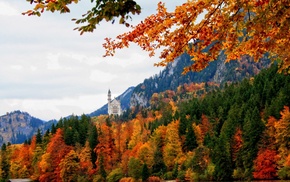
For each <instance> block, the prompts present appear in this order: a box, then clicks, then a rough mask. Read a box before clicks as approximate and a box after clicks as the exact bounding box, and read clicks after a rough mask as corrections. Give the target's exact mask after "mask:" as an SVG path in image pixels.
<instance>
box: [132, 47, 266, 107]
mask: <svg viewBox="0 0 290 182" xmlns="http://www.w3.org/2000/svg"><path fill="white" fill-rule="evenodd" d="M224 60H225V55H224V54H223V53H221V54H220V56H219V58H218V60H216V61H214V62H211V63H210V64H209V66H208V67H207V68H205V69H204V70H202V71H200V72H188V73H187V74H185V75H182V72H183V68H184V67H186V66H189V65H191V64H192V63H193V62H192V61H191V59H190V56H189V55H188V54H183V55H181V56H180V57H178V58H177V59H175V60H174V62H173V63H170V64H168V65H167V66H166V67H165V69H164V70H163V71H161V72H160V73H159V74H156V75H154V76H152V77H150V78H148V79H145V80H144V82H143V83H140V84H139V85H137V86H136V87H135V89H134V91H133V93H132V96H131V100H130V105H131V106H136V105H141V106H145V107H147V106H149V101H150V98H151V96H152V95H153V93H160V92H164V91H165V90H173V91H176V89H177V87H178V86H180V85H184V84H189V83H201V82H215V83H218V84H223V83H225V82H238V81H241V80H242V79H244V78H249V77H252V76H254V75H256V74H258V73H259V72H260V70H261V69H262V68H266V67H269V65H270V60H268V59H266V58H264V59H261V60H260V61H259V62H254V61H253V60H252V59H251V58H250V57H248V56H244V57H243V58H242V59H241V60H240V61H230V62H229V63H225V62H224Z"/></svg>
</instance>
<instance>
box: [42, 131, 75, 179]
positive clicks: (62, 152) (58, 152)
mask: <svg viewBox="0 0 290 182" xmlns="http://www.w3.org/2000/svg"><path fill="white" fill-rule="evenodd" d="M71 150H72V147H71V146H68V145H66V144H65V143H64V139H63V131H62V130H61V129H57V131H56V133H55V135H53V137H52V138H51V139H50V142H49V143H48V145H47V150H46V153H47V154H49V155H47V157H48V159H46V163H48V165H49V166H50V169H49V170H48V171H46V170H42V174H41V176H40V179H39V180H40V181H51V180H53V181H60V180H61V178H60V170H61V169H60V167H59V163H60V162H61V160H62V159H63V158H64V157H65V156H66V154H68V153H69V152H70V151H71ZM40 165H41V163H40Z"/></svg>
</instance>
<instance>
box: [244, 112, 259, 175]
mask: <svg viewBox="0 0 290 182" xmlns="http://www.w3.org/2000/svg"><path fill="white" fill-rule="evenodd" d="M243 131H244V132H243V141H244V144H243V147H242V159H243V167H244V176H245V178H246V179H247V180H250V179H252V177H253V176H252V173H253V161H254V160H255V159H256V157H257V153H258V142H259V140H260V138H261V135H262V132H263V131H264V123H263V122H262V120H261V118H260V113H259V111H258V108H257V107H255V108H254V109H253V110H248V111H247V112H246V115H245V121H244V125H243Z"/></svg>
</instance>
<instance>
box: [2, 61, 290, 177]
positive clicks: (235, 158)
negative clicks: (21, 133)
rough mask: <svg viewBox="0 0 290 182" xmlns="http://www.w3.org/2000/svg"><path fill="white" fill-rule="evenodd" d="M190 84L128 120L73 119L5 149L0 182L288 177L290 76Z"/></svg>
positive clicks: (156, 98) (159, 96) (268, 72)
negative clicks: (25, 180)
mask: <svg viewBox="0 0 290 182" xmlns="http://www.w3.org/2000/svg"><path fill="white" fill-rule="evenodd" d="M277 70H278V67H277V65H272V66H271V67H270V68H268V69H264V70H262V71H261V72H260V73H259V74H258V75H256V76H255V77H251V78H250V79H244V80H243V81H241V82H238V83H230V82H228V83H225V84H223V85H217V84H213V83H199V84H195V83H192V84H186V85H183V86H179V87H178V89H177V90H176V91H171V90H167V91H164V92H162V93H155V94H153V96H152V98H151V101H150V107H149V108H142V107H140V106H136V107H133V108H131V109H130V110H128V111H126V115H124V116H116V117H114V116H108V115H101V116H98V117H92V118H91V117H89V116H86V115H82V116H71V117H70V118H61V119H60V120H59V121H58V123H57V124H56V125H53V126H52V128H51V129H49V130H47V131H46V132H45V133H42V132H41V131H40V130H38V132H37V134H36V135H35V136H34V137H32V138H31V140H28V141H25V143H23V144H15V145H12V144H10V143H7V144H3V145H2V147H1V152H0V181H6V180H7V179H10V178H30V179H32V180H35V181H41V182H46V181H47V182H48V181H65V182H68V181H80V182H82V181H93V182H97V181H108V182H115V181H121V182H127V181H161V180H173V179H177V180H178V181H184V180H186V181H196V180H209V181H224V180H253V179H256V180H260V179H263V180H266V179H290V111H289V106H290V94H289V93H290V76H289V75H288V74H284V73H278V72H277Z"/></svg>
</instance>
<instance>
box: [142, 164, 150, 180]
mask: <svg viewBox="0 0 290 182" xmlns="http://www.w3.org/2000/svg"><path fill="white" fill-rule="evenodd" d="M149 176H150V173H149V169H148V167H147V164H146V163H144V164H143V165H142V181H147V179H148V178H149Z"/></svg>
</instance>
